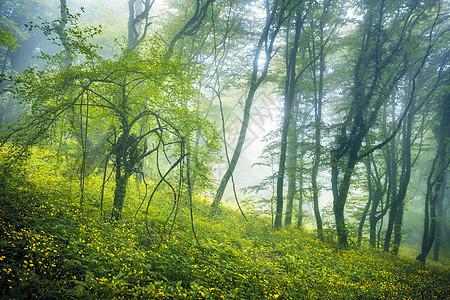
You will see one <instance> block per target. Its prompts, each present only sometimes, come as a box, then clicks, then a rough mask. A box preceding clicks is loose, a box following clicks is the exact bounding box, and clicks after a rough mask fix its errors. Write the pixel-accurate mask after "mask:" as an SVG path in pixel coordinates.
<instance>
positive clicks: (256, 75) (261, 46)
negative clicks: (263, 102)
mask: <svg viewBox="0 0 450 300" xmlns="http://www.w3.org/2000/svg"><path fill="white" fill-rule="evenodd" d="M292 2H293V1H291V0H288V1H286V2H282V3H280V2H279V1H275V3H274V4H273V5H272V8H270V5H269V1H268V0H266V1H265V5H266V21H265V25H264V28H263V30H262V32H261V35H260V36H259V39H258V44H257V46H256V49H255V52H254V53H255V54H254V58H253V67H252V73H251V79H250V82H249V84H250V87H249V91H248V94H247V96H246V99H245V104H244V116H243V118H242V125H241V129H240V131H239V138H238V141H237V144H236V147H235V149H234V152H233V155H232V158H231V160H230V164H229V165H228V168H227V171H226V172H225V174H224V176H223V177H222V179H221V181H220V184H219V187H218V189H217V192H216V195H215V197H214V200H213V203H212V207H213V208H217V207H218V206H219V204H220V202H221V200H222V197H223V193H224V192H225V188H226V186H227V184H228V181H229V180H230V178H231V175H232V174H233V172H234V169H235V168H236V165H237V162H238V160H239V156H240V154H241V151H242V147H243V146H244V141H245V136H246V134H247V128H248V124H249V121H250V113H251V108H252V103H253V98H254V97H255V93H256V91H257V89H258V88H259V86H260V85H261V84H262V82H263V81H264V79H265V78H266V76H267V72H268V70H269V64H270V61H271V59H272V57H273V52H274V43H275V39H276V37H277V35H278V33H279V31H280V29H281V26H282V24H283V23H284V21H285V20H286V18H287V16H289V15H290V14H291V10H288V8H291V7H292V5H293V4H292ZM297 5H299V4H294V7H296V6H297ZM263 51H264V61H263V62H264V65H263V67H262V68H261V65H260V64H261V63H260V59H261V56H262V54H261V52H263Z"/></svg>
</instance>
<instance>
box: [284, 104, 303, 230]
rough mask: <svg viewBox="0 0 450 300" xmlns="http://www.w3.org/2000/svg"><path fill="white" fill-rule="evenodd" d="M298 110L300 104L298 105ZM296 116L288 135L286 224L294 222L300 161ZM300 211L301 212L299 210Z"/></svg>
mask: <svg viewBox="0 0 450 300" xmlns="http://www.w3.org/2000/svg"><path fill="white" fill-rule="evenodd" d="M296 108H297V110H298V104H297V105H296ZM295 119H296V116H294V117H293V120H292V121H293V122H292V123H291V128H290V130H289V135H288V146H287V147H288V149H287V151H288V153H287V175H288V190H287V195H286V217H285V219H284V225H285V226H289V225H291V224H292V212H293V208H294V198H295V195H296V194H297V163H298V161H297V160H298V153H297V150H298V129H297V128H296V127H297V122H296V121H295ZM299 175H300V176H302V174H299ZM299 213H300V212H299Z"/></svg>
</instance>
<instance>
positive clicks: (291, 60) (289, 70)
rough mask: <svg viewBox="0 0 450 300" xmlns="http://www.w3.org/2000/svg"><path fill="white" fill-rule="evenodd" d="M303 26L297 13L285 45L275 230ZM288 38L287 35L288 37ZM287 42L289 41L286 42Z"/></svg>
mask: <svg viewBox="0 0 450 300" xmlns="http://www.w3.org/2000/svg"><path fill="white" fill-rule="evenodd" d="M302 25H303V19H302V14H301V13H297V16H296V19H295V36H294V41H293V45H292V48H291V49H290V51H288V47H289V44H288V43H286V44H287V45H286V53H287V54H289V56H288V57H287V58H286V86H285V89H284V115H283V124H282V127H281V147H280V163H279V165H278V175H277V208H276V214H275V224H274V225H275V229H280V228H281V223H282V218H283V201H284V199H283V189H284V173H285V169H286V150H287V137H288V132H289V125H290V124H291V118H292V106H293V103H294V98H295V93H296V86H297V81H298V78H297V77H296V66H297V52H298V47H299V40H300V33H301V29H302ZM288 36H289V35H288ZM287 39H288V38H287ZM288 42H289V40H288Z"/></svg>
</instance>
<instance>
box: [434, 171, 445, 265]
mask: <svg viewBox="0 0 450 300" xmlns="http://www.w3.org/2000/svg"><path fill="white" fill-rule="evenodd" d="M447 177H448V171H447V173H446V174H445V177H444V181H443V182H445V183H446V184H443V185H442V188H441V197H442V198H441V200H440V201H438V203H437V204H436V211H437V212H436V216H437V220H436V223H437V224H436V237H435V241H434V248H433V260H434V261H438V260H439V252H440V248H441V240H442V227H443V225H444V208H443V202H444V199H445V198H446V196H447Z"/></svg>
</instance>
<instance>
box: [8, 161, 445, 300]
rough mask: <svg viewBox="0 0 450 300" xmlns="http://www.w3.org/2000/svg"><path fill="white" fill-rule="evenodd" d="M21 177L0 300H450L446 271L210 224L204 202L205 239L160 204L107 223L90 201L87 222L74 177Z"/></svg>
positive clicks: (293, 234) (197, 217)
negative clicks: (72, 180)
mask: <svg viewBox="0 0 450 300" xmlns="http://www.w3.org/2000/svg"><path fill="white" fill-rule="evenodd" d="M16 173H17V174H19V175H17V174H16V175H15V176H14V178H13V176H11V177H10V178H9V179H8V180H6V181H4V182H3V183H0V299H80V298H83V299H449V295H450V284H449V283H450V268H448V267H446V266H439V265H433V266H429V265H423V264H421V263H419V262H417V261H415V260H413V259H408V258H402V257H398V256H393V255H390V254H386V253H383V252H381V251H378V250H374V249H370V248H364V247H362V248H360V249H356V248H355V247H354V248H352V249H338V248H336V246H335V244H334V243H332V242H321V241H319V240H317V239H316V238H315V237H314V235H313V233H311V232H306V231H300V230H296V229H294V228H292V229H286V230H281V231H273V230H272V229H271V225H270V222H267V221H265V220H264V219H263V218H256V217H254V218H250V220H249V222H246V221H244V219H243V218H242V216H241V215H239V214H238V213H236V212H234V211H231V210H229V209H225V208H223V209H222V210H221V211H220V213H218V214H216V215H214V216H212V215H211V213H210V209H209V206H208V205H207V204H206V202H202V201H201V200H198V199H197V200H196V201H195V202H194V208H193V216H194V226H195V227H194V229H195V232H196V234H197V237H198V240H197V239H195V236H194V234H193V230H192V226H191V225H192V224H191V213H190V209H189V203H180V208H179V211H178V214H177V216H176V222H175V224H174V226H172V223H173V217H174V214H172V215H171V211H172V210H171V209H172V205H173V203H170V201H168V200H167V199H169V198H167V197H164V195H160V197H159V198H158V199H156V200H155V202H152V203H151V204H150V205H149V208H148V209H149V210H148V213H147V214H146V213H145V212H144V211H145V206H146V205H144V207H143V208H141V210H140V211H139V213H137V214H136V209H137V207H138V206H139V204H140V201H136V203H133V202H132V201H131V200H129V204H128V205H127V206H126V207H125V209H124V216H123V220H122V221H119V222H115V223H111V222H104V221H103V218H102V217H100V216H101V214H100V213H99V211H100V204H99V202H98V200H93V199H98V195H97V196H96V197H94V196H95V195H94V194H92V193H89V190H87V191H86V195H85V198H84V200H83V201H84V203H83V213H81V211H80V203H79V200H80V197H79V196H78V193H77V192H75V190H76V189H75V188H74V187H73V186H71V185H70V184H63V183H62V182H61V180H67V178H66V177H67V176H66V177H58V176H56V175H51V176H50V175H49V174H50V173H49V174H47V175H45V172H36V173H34V174H31V175H30V171H29V170H28V171H27V173H26V174H25V173H23V172H22V171H18V172H16ZM20 174H22V175H20ZM30 178H32V180H30ZM75 182H76V180H75ZM89 186H95V185H94V184H90V185H89ZM96 188H98V185H97V186H96ZM135 194H136V191H135V192H134V193H133V192H131V191H130V193H129V196H130V199H133V197H134V196H133V195H135ZM74 195H77V196H74ZM107 196H108V195H106V196H105V197H107ZM109 196H110V195H109ZM105 199H107V198H105ZM106 208H108V207H107V205H106V204H105V211H108V210H106ZM109 211H110V210H109ZM145 224H147V225H145Z"/></svg>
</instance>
